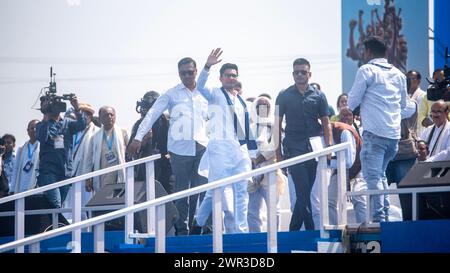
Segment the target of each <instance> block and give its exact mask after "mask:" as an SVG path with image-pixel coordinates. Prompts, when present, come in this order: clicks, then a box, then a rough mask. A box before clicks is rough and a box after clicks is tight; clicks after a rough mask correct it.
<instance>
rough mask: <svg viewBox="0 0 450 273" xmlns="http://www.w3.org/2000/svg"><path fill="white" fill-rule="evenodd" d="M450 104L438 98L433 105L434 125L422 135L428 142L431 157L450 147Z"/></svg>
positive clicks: (432, 116)
mask: <svg viewBox="0 0 450 273" xmlns="http://www.w3.org/2000/svg"><path fill="white" fill-rule="evenodd" d="M448 113H449V105H448V103H447V102H445V101H443V100H438V101H436V102H435V103H433V105H432V106H431V118H432V119H433V122H434V125H433V126H429V127H428V128H427V129H425V131H424V132H423V133H422V135H421V136H420V138H421V139H423V140H425V141H426V142H427V143H428V147H429V150H430V154H429V156H430V157H433V156H436V155H438V154H439V153H441V152H445V151H446V150H447V149H448V147H450V122H449V121H448V119H447V116H448Z"/></svg>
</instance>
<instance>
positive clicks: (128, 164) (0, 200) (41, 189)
mask: <svg viewBox="0 0 450 273" xmlns="http://www.w3.org/2000/svg"><path fill="white" fill-rule="evenodd" d="M159 158H161V155H160V154H156V155H151V156H148V157H144V158H140V159H137V160H134V161H130V162H126V163H123V164H120V165H116V166H112V167H108V168H105V169H101V170H98V171H94V172H91V173H87V174H83V175H80V176H75V177H72V178H69V179H66V180H63V181H60V182H57V183H53V184H50V185H46V186H43V187H39V188H35V189H32V190H28V191H25V192H20V193H16V194H13V195H10V196H7V197H3V198H0V204H3V203H6V202H10V201H14V200H17V199H21V198H24V197H27V196H31V195H35V194H38V193H42V192H46V191H48V190H52V189H56V188H59V187H62V186H66V185H70V184H74V183H77V182H82V181H84V180H86V179H89V178H93V177H96V176H99V175H103V174H106V173H109V172H113V171H118V170H121V169H125V168H129V167H133V166H135V165H138V164H142V163H145V162H148V161H150V160H156V159H159Z"/></svg>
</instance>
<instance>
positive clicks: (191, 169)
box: [170, 144, 208, 235]
mask: <svg viewBox="0 0 450 273" xmlns="http://www.w3.org/2000/svg"><path fill="white" fill-rule="evenodd" d="M205 149H206V148H205V147H203V146H202V145H200V144H197V149H196V153H195V156H183V155H177V154H174V153H170V163H171V165H172V171H173V174H174V175H175V191H174V192H179V191H182V190H187V189H190V188H193V187H197V186H200V185H203V184H206V183H208V179H207V178H206V177H203V176H200V175H199V174H198V165H199V164H200V159H201V158H202V156H203V153H204V152H205ZM203 196H204V193H203V194H201V195H200V196H199V195H193V196H190V198H189V200H188V198H182V199H178V200H176V201H175V206H176V207H177V209H178V213H179V216H180V217H179V219H178V220H177V221H176V222H175V230H176V234H177V235H187V234H188V226H190V225H192V222H193V217H194V214H195V209H196V208H197V202H198V201H200V202H201V201H202V199H203Z"/></svg>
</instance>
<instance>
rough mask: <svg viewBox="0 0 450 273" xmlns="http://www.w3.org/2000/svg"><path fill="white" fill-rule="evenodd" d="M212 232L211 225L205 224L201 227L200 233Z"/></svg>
mask: <svg viewBox="0 0 450 273" xmlns="http://www.w3.org/2000/svg"><path fill="white" fill-rule="evenodd" d="M211 233H212V226H210V225H206V226H203V228H202V235H206V234H211Z"/></svg>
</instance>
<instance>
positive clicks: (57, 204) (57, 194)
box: [37, 171, 70, 208]
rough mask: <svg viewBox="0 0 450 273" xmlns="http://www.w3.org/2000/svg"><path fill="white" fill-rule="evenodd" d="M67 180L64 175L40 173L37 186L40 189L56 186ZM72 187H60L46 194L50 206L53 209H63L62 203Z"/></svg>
mask: <svg viewBox="0 0 450 273" xmlns="http://www.w3.org/2000/svg"><path fill="white" fill-rule="evenodd" d="M65 179H67V178H66V177H65V176H64V175H56V174H53V173H50V172H45V171H43V172H40V173H39V176H38V178H37V185H38V186H39V187H43V186H47V185H50V184H54V183H56V182H61V181H63V180H65ZM69 188H70V185H66V186H63V187H59V188H56V189H53V190H49V191H46V192H44V195H45V197H46V198H47V200H48V202H49V203H50V206H51V207H52V208H61V205H62V203H64V200H66V197H67V192H68V191H69Z"/></svg>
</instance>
